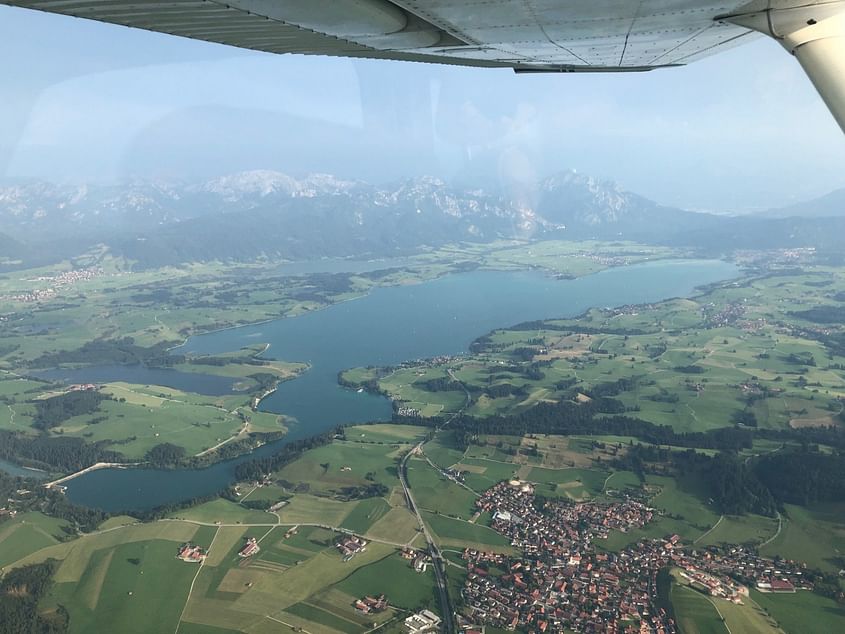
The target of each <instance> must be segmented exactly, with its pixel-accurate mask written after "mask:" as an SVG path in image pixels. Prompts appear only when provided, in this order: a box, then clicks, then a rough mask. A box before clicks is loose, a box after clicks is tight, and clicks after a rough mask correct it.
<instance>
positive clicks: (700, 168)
mask: <svg viewBox="0 0 845 634" xmlns="http://www.w3.org/2000/svg"><path fill="white" fill-rule="evenodd" d="M0 80H2V83H0V179H3V180H18V179H45V180H53V181H60V182H79V181H100V182H111V181H115V180H121V179H126V178H132V177H149V176H162V177H167V178H180V179H204V178H208V177H212V176H217V175H221V174H226V173H230V172H234V171H240V170H248V169H265V168H266V169H276V170H281V171H285V172H288V173H291V174H294V175H297V174H304V173H308V172H329V173H334V174H338V175H340V176H344V177H355V178H361V179H364V180H369V181H372V182H375V183H382V182H387V181H391V180H395V179H398V178H402V177H406V176H413V175H420V174H432V175H435V176H440V177H443V178H445V179H447V180H455V181H460V182H463V183H472V184H487V183H491V182H501V183H512V182H514V181H524V180H532V179H536V178H539V177H542V176H545V175H548V174H551V173H553V172H556V171H559V170H562V169H570V168H575V169H578V170H579V171H581V172H585V173H589V174H592V175H595V176H598V177H601V178H607V179H612V180H616V181H618V182H619V183H621V184H622V186H623V187H625V188H626V189H629V190H631V191H635V192H637V193H640V194H642V195H644V196H648V197H650V198H653V199H655V200H657V201H659V202H661V203H664V204H668V205H677V206H682V207H687V208H693V209H710V210H720V211H744V210H749V209H754V208H767V207H772V206H778V205H782V204H787V203H790V202H794V201H796V200H802V199H808V198H814V197H816V196H819V195H822V194H824V193H827V192H828V191H830V190H832V189H836V188H840V187H845V135H843V134H842V133H841V132H840V130H839V128H838V127H837V125H836V124H835V122H834V121H833V118H832V117H831V116H830V114H829V113H828V111H827V109H826V108H825V107H824V105H823V104H822V103H821V101H820V99H819V97H818V96H817V94H816V92H815V90H814V89H813V87H812V85H811V84H810V83H809V81H808V80H807V79H806V78H805V76H804V74H803V73H802V71H801V69H800V67H799V66H798V64H797V62H796V61H795V60H794V59H792V58H791V57H790V56H789V55H788V54H787V53H786V52H784V51H783V50H782V49H781V48H780V46H779V45H777V44H776V43H774V42H770V41H768V40H764V39H759V40H757V41H754V42H752V43H751V44H748V45H746V46H743V47H739V48H736V49H733V50H729V51H727V52H725V53H722V54H720V55H717V56H715V57H711V58H708V59H706V60H704V61H701V62H696V63H695V64H692V65H690V66H688V67H685V68H678V69H670V70H662V71H653V72H650V73H643V74H613V75H605V74H597V75H589V74H579V75H555V74H550V75H529V76H526V75H515V74H514V73H513V72H511V71H509V70H485V69H466V68H455V67H447V66H436V65H429V64H411V63H399V62H375V61H350V60H343V59H332V58H324V57H303V56H274V55H269V54H261V53H251V52H245V51H240V50H237V49H233V48H228V47H224V46H218V45H213V44H207V43H203V42H195V41H191V40H186V39H181V38H176V37H171V36H166V35H159V34H154V33H147V32H143V31H138V30H132V29H127V28H123V27H116V26H109V25H105V24H98V23H95V22H89V21H85V20H78V19H73V18H66V17H61V16H53V15H48V14H43V13H37V12H31V11H26V10H23V9H12V8H8V7H0Z"/></svg>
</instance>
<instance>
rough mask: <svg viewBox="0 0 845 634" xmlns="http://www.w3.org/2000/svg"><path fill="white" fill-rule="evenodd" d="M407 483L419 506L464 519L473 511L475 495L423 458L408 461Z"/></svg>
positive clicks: (470, 515)
mask: <svg viewBox="0 0 845 634" xmlns="http://www.w3.org/2000/svg"><path fill="white" fill-rule="evenodd" d="M408 484H409V485H410V487H411V490H412V492H413V494H414V499H415V500H416V502H417V504H418V505H419V506H420V508H423V509H425V510H427V511H434V512H439V513H442V514H444V515H452V516H455V517H461V518H464V519H469V518H470V517H472V515H473V514H474V513H475V499H476V496H475V495H474V494H473V493H472V492H471V491H468V490H467V489H465V488H463V487H461V486H459V485H458V484H455V483H454V482H453V481H452V480H450V479H448V478H446V477H445V476H443V475H441V474H440V472H439V471H437V470H436V469H434V468H433V467H432V466H431V465H429V464H428V463H427V462H424V461H423V460H417V459H412V460H410V461H408Z"/></svg>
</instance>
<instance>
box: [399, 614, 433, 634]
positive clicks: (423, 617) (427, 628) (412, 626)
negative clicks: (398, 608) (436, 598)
mask: <svg viewBox="0 0 845 634" xmlns="http://www.w3.org/2000/svg"><path fill="white" fill-rule="evenodd" d="M440 623H441V619H440V617H439V616H437V615H436V614H435V613H434V612H432V611H431V610H422V611H421V612H417V613H416V614H412V615H411V616H409V617H408V618H407V619H405V628H406V629H407V630H408V632H410V634H425V633H426V632H439V631H440Z"/></svg>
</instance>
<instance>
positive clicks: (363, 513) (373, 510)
mask: <svg viewBox="0 0 845 634" xmlns="http://www.w3.org/2000/svg"><path fill="white" fill-rule="evenodd" d="M389 512H390V505H389V504H388V503H387V502H386V501H385V500H384V498H368V499H366V500H361V501H360V502H359V503H358V505H357V506H356V507H355V508H354V509H352V512H351V513H350V514H349V515H347V516H346V519H344V520H343V523H342V524H341V527H342V528H347V529H349V530H351V531H354V532H356V533H361V534H363V533H366V532H367V531H368V530H370V527H372V525H373V524H375V523H376V522H378V521H379V520H380V519H382V518H383V517H384V516H385V515H387V514H388V513H389Z"/></svg>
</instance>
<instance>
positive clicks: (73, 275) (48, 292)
mask: <svg viewBox="0 0 845 634" xmlns="http://www.w3.org/2000/svg"><path fill="white" fill-rule="evenodd" d="M102 274H103V269H74V270H73V271H65V272H63V273H58V274H56V275H40V276H38V277H36V278H35V279H33V280H29V281H33V282H48V283H50V284H51V286H49V287H47V288H43V289H35V290H31V291H25V292H23V293H18V294H16V295H11V296H9V297H7V298H6V299H8V300H12V301H16V302H24V303H32V302H40V301H44V300H48V299H52V298H54V297H56V295H58V292H59V289H61V288H62V287H63V286H70V285H71V284H76V283H77V282H86V281H89V280H93V279H94V278H96V277H100V276H101V275H102Z"/></svg>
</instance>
